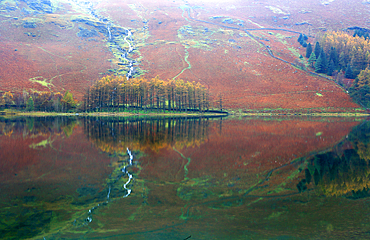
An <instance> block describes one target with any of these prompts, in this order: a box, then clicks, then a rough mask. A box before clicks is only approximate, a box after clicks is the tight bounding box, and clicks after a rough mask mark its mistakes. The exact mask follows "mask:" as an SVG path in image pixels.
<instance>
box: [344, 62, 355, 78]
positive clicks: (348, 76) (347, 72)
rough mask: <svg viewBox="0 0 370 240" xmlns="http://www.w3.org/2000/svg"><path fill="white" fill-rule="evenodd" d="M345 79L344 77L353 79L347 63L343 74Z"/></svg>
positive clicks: (349, 65)
mask: <svg viewBox="0 0 370 240" xmlns="http://www.w3.org/2000/svg"><path fill="white" fill-rule="evenodd" d="M345 77H346V78H351V79H353V72H352V68H351V64H349V63H348V65H347V68H346V74H345Z"/></svg>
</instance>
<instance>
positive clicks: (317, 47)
mask: <svg viewBox="0 0 370 240" xmlns="http://www.w3.org/2000/svg"><path fill="white" fill-rule="evenodd" d="M314 52H315V55H316V57H317V58H318V57H319V56H320V53H321V47H320V43H319V42H316V45H315V50H314Z"/></svg>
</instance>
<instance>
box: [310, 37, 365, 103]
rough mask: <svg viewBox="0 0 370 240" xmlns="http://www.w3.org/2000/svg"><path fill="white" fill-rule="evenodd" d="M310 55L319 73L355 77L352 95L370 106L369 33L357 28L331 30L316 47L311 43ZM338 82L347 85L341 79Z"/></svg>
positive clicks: (312, 63) (351, 90)
mask: <svg viewBox="0 0 370 240" xmlns="http://www.w3.org/2000/svg"><path fill="white" fill-rule="evenodd" d="M306 58H308V60H307V61H308V63H309V65H310V66H311V67H312V68H314V70H315V72H317V73H323V74H326V75H328V76H341V75H343V76H344V77H346V78H349V79H355V80H354V82H353V85H352V86H351V88H350V89H349V92H350V95H351V96H352V97H353V98H354V99H355V100H356V101H357V102H358V103H360V104H362V105H363V106H364V107H370V91H369V90H370V75H369V74H368V72H369V64H370V39H369V37H368V33H364V32H362V31H360V30H356V31H355V33H354V34H353V35H350V34H348V33H346V32H341V31H339V32H336V31H328V32H326V33H325V34H323V35H321V36H319V37H318V41H317V42H316V44H315V48H314V49H313V48H312V46H310V44H309V45H308V46H307V49H306ZM338 79H339V78H338ZM338 83H339V84H341V85H342V84H343V83H342V82H341V81H338Z"/></svg>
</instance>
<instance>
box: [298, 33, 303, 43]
mask: <svg viewBox="0 0 370 240" xmlns="http://www.w3.org/2000/svg"><path fill="white" fill-rule="evenodd" d="M297 41H298V42H299V43H300V44H302V41H303V36H302V33H301V34H300V35H299V37H298V40H297Z"/></svg>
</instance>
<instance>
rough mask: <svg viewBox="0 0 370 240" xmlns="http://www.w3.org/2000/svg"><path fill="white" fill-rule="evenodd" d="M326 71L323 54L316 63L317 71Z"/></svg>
mask: <svg viewBox="0 0 370 240" xmlns="http://www.w3.org/2000/svg"><path fill="white" fill-rule="evenodd" d="M324 71H325V68H324V66H323V58H322V55H321V54H320V56H319V57H318V58H317V60H316V63H315V72H317V73H323V72H324Z"/></svg>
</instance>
